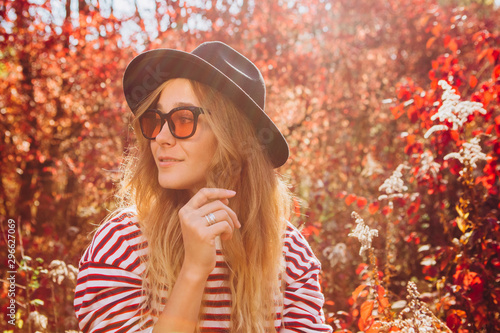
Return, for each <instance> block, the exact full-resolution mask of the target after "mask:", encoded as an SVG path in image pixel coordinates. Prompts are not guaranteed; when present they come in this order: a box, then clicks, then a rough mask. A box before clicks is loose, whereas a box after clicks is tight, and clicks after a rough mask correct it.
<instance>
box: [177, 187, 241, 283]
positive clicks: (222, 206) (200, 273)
mask: <svg viewBox="0 0 500 333" xmlns="http://www.w3.org/2000/svg"><path fill="white" fill-rule="evenodd" d="M235 194H236V192H234V191H231V190H225V189H220V188H202V189H201V190H199V191H198V192H197V193H196V194H195V195H194V196H193V197H192V198H191V200H189V201H188V203H187V204H186V205H184V207H182V208H181V209H180V210H179V219H180V223H181V229H182V238H183V241H184V251H185V253H184V263H183V265H182V271H183V273H184V274H188V275H190V276H193V277H195V276H196V277H198V278H205V279H206V278H207V277H208V275H209V274H210V272H212V270H213V269H214V268H215V263H216V253H215V243H216V241H215V238H216V237H217V236H220V237H221V239H223V240H226V239H230V238H231V237H232V236H233V231H234V229H235V228H240V227H241V224H240V222H239V221H238V217H237V216H236V213H235V212H234V211H233V210H232V209H231V208H229V207H228V206H227V205H228V203H229V198H231V197H233V196H234V195H235ZM209 214H213V216H212V217H215V219H212V220H211V219H210V217H208V218H207V217H206V216H207V215H209Z"/></svg>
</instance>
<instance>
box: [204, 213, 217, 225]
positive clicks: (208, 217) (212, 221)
mask: <svg viewBox="0 0 500 333" xmlns="http://www.w3.org/2000/svg"><path fill="white" fill-rule="evenodd" d="M205 219H206V220H207V222H208V226H211V225H213V224H215V223H217V219H216V218H215V215H214V214H213V213H210V214H207V215H205Z"/></svg>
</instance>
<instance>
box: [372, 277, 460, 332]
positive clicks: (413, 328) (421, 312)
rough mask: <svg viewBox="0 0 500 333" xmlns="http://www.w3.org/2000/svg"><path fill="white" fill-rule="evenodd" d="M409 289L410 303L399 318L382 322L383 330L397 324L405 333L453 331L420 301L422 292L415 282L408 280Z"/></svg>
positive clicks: (408, 297)
mask: <svg viewBox="0 0 500 333" xmlns="http://www.w3.org/2000/svg"><path fill="white" fill-rule="evenodd" d="M407 289H408V296H407V299H408V301H409V303H408V305H407V306H406V307H405V308H404V309H403V310H402V311H401V312H400V313H399V315H398V319H395V320H393V321H391V322H382V326H381V327H380V329H381V330H384V329H389V328H391V327H394V326H396V327H397V328H399V329H400V330H401V332H405V333H440V332H451V331H450V330H449V329H448V327H446V325H445V324H443V323H442V322H441V321H440V320H439V319H438V318H436V316H434V314H433V313H432V312H431V310H429V308H428V307H427V305H426V304H425V303H424V302H422V301H420V299H419V298H420V293H419V292H418V290H417V286H416V285H415V283H413V282H411V281H410V282H408V287H407ZM405 317H407V318H405ZM408 317H409V318H408Z"/></svg>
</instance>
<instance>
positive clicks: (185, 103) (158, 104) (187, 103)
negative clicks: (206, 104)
mask: <svg viewBox="0 0 500 333" xmlns="http://www.w3.org/2000/svg"><path fill="white" fill-rule="evenodd" d="M181 106H198V105H195V104H193V103H190V102H177V103H175V104H174V105H173V106H172V108H171V109H170V110H172V109H175V108H178V107H181ZM156 108H157V109H158V110H160V111H161V112H170V110H164V108H163V107H162V106H161V104H160V103H159V102H158V103H156Z"/></svg>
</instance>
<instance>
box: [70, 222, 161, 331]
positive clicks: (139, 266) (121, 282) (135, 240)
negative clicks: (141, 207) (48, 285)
mask: <svg viewBox="0 0 500 333" xmlns="http://www.w3.org/2000/svg"><path fill="white" fill-rule="evenodd" d="M144 245H145V242H144V240H143V237H142V233H141V232H140V230H139V228H138V226H137V223H133V222H132V221H131V217H130V215H129V214H126V213H125V214H122V215H121V216H118V217H117V218H115V219H113V220H111V221H109V222H107V223H105V224H103V225H102V226H101V227H100V228H99V229H98V231H97V232H96V234H95V235H94V238H93V240H92V243H91V245H90V246H89V247H88V248H87V250H86V251H85V253H84V255H83V257H82V259H81V261H80V269H79V273H78V279H77V286H76V290H75V300H74V307H75V312H76V316H77V318H78V322H79V326H80V329H81V330H82V331H83V332H84V333H87V332H92V333H101V332H123V333H126V332H143V333H146V332H147V333H150V332H152V330H153V328H152V327H153V324H154V321H153V319H152V317H151V316H150V314H149V312H148V311H146V310H145V308H144V300H145V296H144V294H143V292H142V274H143V273H144V265H143V263H142V262H141V258H140V256H141V255H143V253H142V252H143V251H145V250H144V247H145V246H144Z"/></svg>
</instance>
